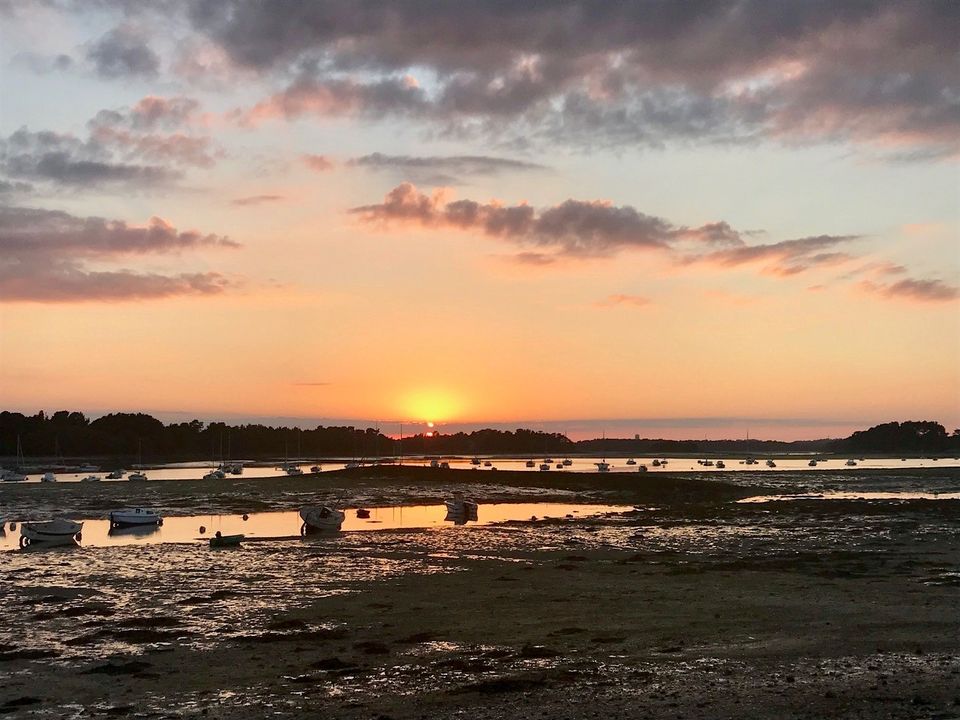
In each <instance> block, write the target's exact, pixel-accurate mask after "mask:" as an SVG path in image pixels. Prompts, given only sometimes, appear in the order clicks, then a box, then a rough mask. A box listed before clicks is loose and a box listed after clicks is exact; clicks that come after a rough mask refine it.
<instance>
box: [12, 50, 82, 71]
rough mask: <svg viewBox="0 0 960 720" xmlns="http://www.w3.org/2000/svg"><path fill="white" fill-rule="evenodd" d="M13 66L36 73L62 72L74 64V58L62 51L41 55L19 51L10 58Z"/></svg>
mask: <svg viewBox="0 0 960 720" xmlns="http://www.w3.org/2000/svg"><path fill="white" fill-rule="evenodd" d="M10 63H11V65H13V66H14V67H23V68H26V69H28V70H30V71H31V72H34V73H36V74H38V75H46V74H48V73H53V72H64V71H66V70H70V69H71V68H72V67H73V66H74V60H73V58H72V57H70V56H69V55H65V54H63V53H61V54H58V55H43V54H41V53H35V52H19V53H17V54H16V55H14V56H13V57H12V58H11V59H10Z"/></svg>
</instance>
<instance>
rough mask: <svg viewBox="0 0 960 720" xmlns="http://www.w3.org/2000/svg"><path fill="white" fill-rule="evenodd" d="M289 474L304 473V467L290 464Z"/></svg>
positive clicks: (288, 467)
mask: <svg viewBox="0 0 960 720" xmlns="http://www.w3.org/2000/svg"><path fill="white" fill-rule="evenodd" d="M286 472H287V475H303V469H302V468H301V467H300V466H299V465H288V466H287V470H286Z"/></svg>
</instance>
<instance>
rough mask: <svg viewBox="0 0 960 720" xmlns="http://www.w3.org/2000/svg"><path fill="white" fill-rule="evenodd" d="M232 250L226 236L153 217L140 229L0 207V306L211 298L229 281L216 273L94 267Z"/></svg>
mask: <svg viewBox="0 0 960 720" xmlns="http://www.w3.org/2000/svg"><path fill="white" fill-rule="evenodd" d="M236 247H238V245H237V243H235V242H233V241H232V240H230V239H229V238H226V237H223V236H220V235H215V234H210V233H200V232H197V231H193V230H188V231H181V230H177V229H176V228H175V227H173V226H172V225H170V224H169V223H168V222H166V221H164V220H162V219H160V218H156V217H154V218H151V220H150V222H149V223H148V224H147V225H146V226H142V227H141V226H132V225H128V224H127V223H125V222H123V221H119V220H105V219H103V218H95V217H87V218H83V217H78V216H75V215H70V214H69V213H66V212H62V211H57V210H45V209H40V208H27V207H11V206H0V301H5V302H13V301H37V302H85V301H104V300H106V301H117V300H134V299H148V298H163V297H171V296H174V295H211V294H216V293H220V292H223V291H224V290H225V289H227V288H228V287H229V286H230V285H231V283H230V281H228V279H227V278H225V277H224V276H223V275H221V274H219V273H215V272H192V273H190V272H188V273H178V274H175V275H164V274H159V273H155V272H142V271H141V272H138V271H135V270H131V269H129V268H125V267H121V268H102V267H100V266H101V265H102V264H103V263H118V262H122V263H128V262H130V261H131V260H133V259H135V258H137V257H141V256H145V255H163V254H169V253H179V252H182V251H185V250H196V249H202V248H236ZM91 263H94V264H95V266H94V267H91V266H90V264H91Z"/></svg>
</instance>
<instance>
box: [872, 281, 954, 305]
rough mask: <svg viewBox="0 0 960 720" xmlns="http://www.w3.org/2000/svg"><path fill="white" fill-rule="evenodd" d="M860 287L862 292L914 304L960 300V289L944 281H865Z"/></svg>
mask: <svg viewBox="0 0 960 720" xmlns="http://www.w3.org/2000/svg"><path fill="white" fill-rule="evenodd" d="M859 287H860V289H861V290H864V291H866V292H869V293H873V294H877V295H880V296H882V297H885V298H888V299H900V300H911V301H914V302H949V301H951V300H956V299H958V298H960V287H957V286H956V285H948V284H947V283H945V282H943V281H942V280H918V279H913V278H906V279H904V280H900V281H899V282H895V283H876V282H872V281H870V280H864V281H862V282H861V283H860V284H859Z"/></svg>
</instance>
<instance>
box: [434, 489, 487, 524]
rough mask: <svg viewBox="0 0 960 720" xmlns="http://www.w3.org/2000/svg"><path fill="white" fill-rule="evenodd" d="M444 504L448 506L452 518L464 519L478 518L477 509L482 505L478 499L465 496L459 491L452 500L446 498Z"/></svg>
mask: <svg viewBox="0 0 960 720" xmlns="http://www.w3.org/2000/svg"><path fill="white" fill-rule="evenodd" d="M443 504H444V505H446V507H447V515H448V517H450V518H462V519H464V520H476V519H477V509H478V508H479V507H480V505H479V503H477V501H476V500H472V499H470V498H465V497H463V496H462V495H460V494H459V493H457V494H455V495H454V496H453V499H451V500H444V501H443Z"/></svg>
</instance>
